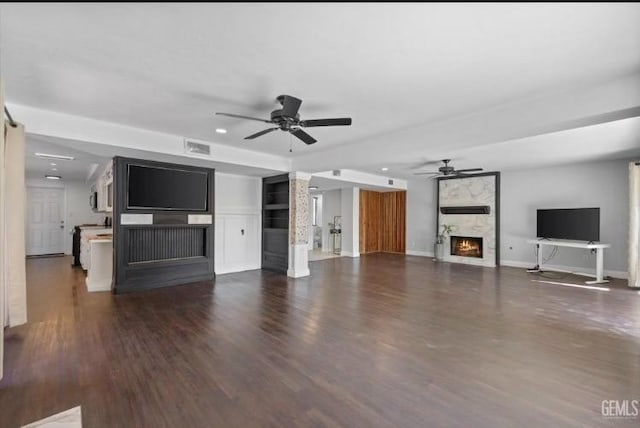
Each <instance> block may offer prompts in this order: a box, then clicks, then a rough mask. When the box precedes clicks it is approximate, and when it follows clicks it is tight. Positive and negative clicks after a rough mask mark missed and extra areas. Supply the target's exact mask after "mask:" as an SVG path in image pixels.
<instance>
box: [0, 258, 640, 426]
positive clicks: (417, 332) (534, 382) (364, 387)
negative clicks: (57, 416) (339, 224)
mask: <svg viewBox="0 0 640 428" xmlns="http://www.w3.org/2000/svg"><path fill="white" fill-rule="evenodd" d="M69 264H70V259H69V258H52V259H35V260H29V261H28V262H27V265H28V283H29V284H28V299H29V302H28V305H29V323H28V324H27V325H25V326H20V327H16V328H13V329H10V330H8V331H7V332H6V340H7V342H6V347H5V352H6V354H5V379H4V380H3V381H2V382H0V426H2V427H16V426H19V425H21V424H24V423H28V422H31V421H34V420H37V419H40V418H43V417H45V416H48V415H50V414H53V413H56V412H60V411H62V410H65V409H68V408H71V407H74V406H77V405H81V406H82V414H83V423H84V426H85V427H254V426H260V427H282V426H299V427H315V426H318V427H320V426H328V427H337V426H342V427H391V426H394V427H424V426H436V427H437V426H443V427H444V426H446V427H451V426H459V427H474V428H476V427H504V426H532V427H560V426H569V427H578V426H635V427H637V426H639V425H640V419H635V420H629V419H627V420H619V419H618V420H611V419H605V418H603V417H602V416H601V402H602V400H609V399H618V400H625V399H627V400H631V399H640V295H638V293H637V292H634V291H632V290H628V289H625V288H624V287H623V285H622V283H621V282H620V283H618V284H614V288H613V289H612V290H611V291H610V292H599V291H588V290H582V289H574V288H566V287H561V286H554V285H547V284H539V283H533V282H531V281H530V277H528V276H527V274H526V273H525V272H524V271H522V270H519V269H513V268H501V269H488V268H479V267H472V266H461V265H450V264H445V263H440V264H438V263H434V262H432V261H431V260H430V259H427V258H420V257H404V256H400V255H389V254H387V255H383V254H371V255H367V256H363V257H361V258H360V259H350V258H338V259H330V260H323V261H319V262H315V263H313V264H312V267H311V271H312V276H311V277H310V278H306V279H298V280H288V279H286V278H285V277H283V276H281V275H278V274H273V273H268V272H262V271H252V272H246V273H240V274H230V275H223V276H219V277H218V279H217V281H216V284H215V286H214V285H212V284H197V285H188V286H182V287H173V288H168V289H163V290H157V291H150V292H145V293H140V294H129V295H119V296H113V295H110V294H109V293H91V294H89V293H87V292H86V288H85V286H84V277H83V275H82V274H81V273H80V272H79V271H78V270H73V269H71V267H70V266H69Z"/></svg>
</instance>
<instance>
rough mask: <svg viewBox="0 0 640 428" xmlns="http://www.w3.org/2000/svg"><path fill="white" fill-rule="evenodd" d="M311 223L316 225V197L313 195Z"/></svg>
mask: <svg viewBox="0 0 640 428" xmlns="http://www.w3.org/2000/svg"><path fill="white" fill-rule="evenodd" d="M311 225H312V226H317V225H318V197H317V196H314V197H313V200H312V201H311Z"/></svg>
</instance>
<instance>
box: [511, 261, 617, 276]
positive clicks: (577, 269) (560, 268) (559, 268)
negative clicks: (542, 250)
mask: <svg viewBox="0 0 640 428" xmlns="http://www.w3.org/2000/svg"><path fill="white" fill-rule="evenodd" d="M535 264H536V263H535V262H521V261H517V260H500V265H501V266H509V267H517V268H529V269H530V268H532V267H533V266H534V265H535ZM545 267H546V268H547V269H549V270H555V271H561V272H571V273H573V272H575V273H586V274H589V275H593V276H595V274H596V270H595V269H590V268H584V267H575V266H560V265H548V264H545V265H544V266H543V268H545ZM604 275H605V276H609V277H611V278H618V279H628V277H629V274H628V273H627V272H623V271H619V270H607V269H605V270H604Z"/></svg>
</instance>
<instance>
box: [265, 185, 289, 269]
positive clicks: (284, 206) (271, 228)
mask: <svg viewBox="0 0 640 428" xmlns="http://www.w3.org/2000/svg"><path fill="white" fill-rule="evenodd" d="M288 264H289V175H288V174H283V175H278V176H275V177H267V178H264V179H263V182H262V268H263V269H268V270H273V271H277V272H283V273H286V271H287V267H288Z"/></svg>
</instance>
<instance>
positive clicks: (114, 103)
mask: <svg viewBox="0 0 640 428" xmlns="http://www.w3.org/2000/svg"><path fill="white" fill-rule="evenodd" d="M639 22H640V6H638V5H636V4H606V3H599V4H571V3H565V4H552V3H548V4H539V3H537V4H498V3H493V4H469V3H466V4H443V3H439V4H407V3H404V4H355V3H351V4H337V3H332V4H321V3H316V4H282V3H280V4H277V3H276V4H228V3H227V4H122V3H121V4H117V5H116V4H42V3H41V4H2V5H0V26H1V30H0V42H1V44H2V45H1V57H0V59H1V66H2V74H3V77H4V79H5V80H6V94H7V99H8V101H10V102H12V103H16V104H22V105H27V106H34V107H38V108H42V109H46V110H53V111H58V112H65V113H69V114H75V115H79V116H84V117H90V118H95V119H99V120H103V121H108V122H115V123H120V124H125V125H130V126H134V127H140V128H144V129H150V130H157V131H161V132H166V133H169V134H174V135H180V136H186V137H192V138H197V139H201V140H205V141H212V142H217V143H221V144H229V145H232V146H236V147H238V146H240V147H245V148H249V149H252V150H259V151H265V152H269V153H273V154H278V155H282V156H294V157H297V156H302V155H307V156H308V155H309V154H314V153H320V152H322V151H326V150H328V149H330V148H335V149H336V150H338V149H340V148H342V147H344V146H345V145H350V144H356V143H357V144H360V145H364V146H363V147H365V150H363V155H362V156H363V157H366V158H367V162H366V165H359V166H358V168H359V169H363V170H370V171H376V172H379V171H378V170H377V168H378V167H379V166H381V165H385V164H393V163H394V161H396V162H398V163H399V162H400V161H401V160H402V161H403V162H405V163H406V159H407V158H408V157H411V158H415V159H417V160H421V159H424V158H425V153H424V151H422V152H421V151H420V150H417V149H416V150H415V152H414V151H411V152H407V151H402V153H397V156H396V154H391V155H389V154H388V153H385V154H380V155H379V156H378V155H377V151H376V150H373V149H372V150H370V151H367V150H366V144H367V141H368V140H370V139H373V138H378V137H379V136H381V135H385V136H387V138H386V139H387V144H396V143H397V144H401V143H403V142H405V141H404V140H406V139H409V138H414V139H415V138H416V134H414V135H411V136H408V134H402V132H403V131H405V130H407V129H412V128H415V127H418V126H421V125H424V124H429V123H434V122H438V121H443V120H448V118H453V117H463V116H465V115H468V114H471V113H473V112H477V111H484V110H488V109H491V108H493V107H494V106H498V105H505V104H508V103H512V102H515V101H517V100H522V99H531V98H535V97H538V96H540V95H541V94H550V93H562V92H563V91H567V90H569V89H571V88H578V87H581V86H586V85H592V84H595V83H598V82H605V81H609V80H611V79H615V78H618V77H620V76H625V75H630V74H633V73H638V72H639V71H640V25H638V23H639ZM283 93H284V94H290V95H294V96H297V97H300V98H302V99H303V101H304V102H303V105H302V108H301V110H300V112H301V116H302V118H307V119H309V118H320V117H340V116H351V117H353V125H352V126H351V127H337V128H316V129H313V130H311V129H310V130H309V133H311V134H312V135H313V136H314V137H316V138H317V139H318V140H319V142H318V143H317V144H315V145H313V146H305V145H304V144H302V143H300V142H294V143H293V144H294V147H293V149H294V150H293V153H289V151H288V150H289V144H290V141H289V139H288V137H287V135H288V134H284V133H281V132H277V133H272V134H269V135H267V136H264V137H262V138H260V139H256V140H253V141H250V142H246V141H243V137H244V136H246V135H249V134H251V133H254V132H257V131H259V130H261V129H263V128H262V126H261V124H260V123H258V122H250V121H241V120H236V119H231V118H223V117H219V116H218V117H216V116H214V115H213V114H214V113H215V112H216V111H225V112H232V113H239V114H247V115H252V116H258V117H265V118H267V117H268V114H269V112H270V111H271V110H272V109H274V108H276V104H275V100H274V98H275V96H277V95H280V94H283ZM637 105H640V101H638V104H637ZM16 119H17V120H20V118H16ZM27 126H28V124H27ZM218 127H223V128H226V129H228V131H229V132H228V133H227V134H225V135H220V134H216V133H215V129H216V128H218ZM634 132H636V135H637V128H634ZM536 138H537V137H536ZM518 141H519V140H518ZM625 141H627V142H628V140H625ZM636 141H637V140H636ZM501 142H503V140H496V141H491V142H490V144H486V142H484V143H483V144H482V145H492V146H493V147H487V148H486V150H488V151H486V152H482V149H481V147H480V146H481V144H480V143H478V144H476V146H475V147H468V148H467V149H466V150H469V151H468V152H466V153H453V154H455V155H456V156H461V157H468V158H473V161H470V162H469V163H471V164H473V165H471V166H475V165H476V164H477V163H482V165H481V166H484V167H485V168H490V167H491V166H490V165H494V164H495V168H502V167H504V166H508V165H509V163H507V162H502V163H500V162H497V163H492V162H493V160H495V159H504V156H500V153H499V152H497V151H500V150H507V152H505V153H509V156H513V157H514V158H516V159H517V158H522V162H524V163H526V164H528V165H529V164H530V165H531V166H536V165H542V164H545V162H547V160H548V159H547V158H548V156H547V157H545V156H544V155H543V154H544V151H540V150H529V151H527V152H526V153H527V155H526V159H525V155H524V154H523V152H520V151H519V150H516V149H514V147H511V146H508V147H509V148H507V146H500V145H498V144H497V143H501ZM520 143H521V144H526V145H527V147H529V146H537V145H538V144H544V141H542V142H539V141H538V140H536V139H535V138H534V139H533V140H526V141H521V142H520ZM430 144H431V146H430V150H429V154H433V155H434V156H435V155H436V154H437V155H438V158H439V155H440V154H441V153H445V152H447V149H446V148H445V147H438V141H433V142H430ZM563 144H565V142H564V140H562V139H561V141H555V143H554V147H557V146H558V145H563ZM610 144H611V141H609V140H608V141H604V140H602V141H596V140H594V143H593V145H592V146H593V150H592V153H591V155H590V156H592V157H593V156H598V155H599V154H603V153H607V152H608V150H609V146H610ZM614 145H616V146H618V145H624V143H623V142H616V143H614ZM372 147H373V146H372ZM571 147H573V146H571V145H570V144H569V145H567V146H566V150H564V152H565V153H570V148H571ZM625 147H626V146H625ZM474 150H477V152H475V151H474ZM399 152H401V151H400V150H399ZM573 152H574V153H576V157H575V158H574V159H569V158H570V157H571V156H568V157H567V161H572V160H573V161H578V160H580V159H581V157H580V154H579V151H578V152H575V151H573ZM482 153H485V154H482ZM338 154H339V152H338V151H336V156H337V155H338ZM453 154H452V155H453ZM538 155H540V157H537V156H538ZM532 156H533V157H532ZM428 157H430V158H431V156H428ZM342 161H345V159H342ZM403 165H404V164H403ZM463 166H466V165H465V164H462V165H460V167H463ZM341 167H344V166H341ZM403 168H404V169H403V170H402V171H398V173H399V174H407V173H409V171H410V170H409V169H407V168H406V165H405V166H404V167H403Z"/></svg>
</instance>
